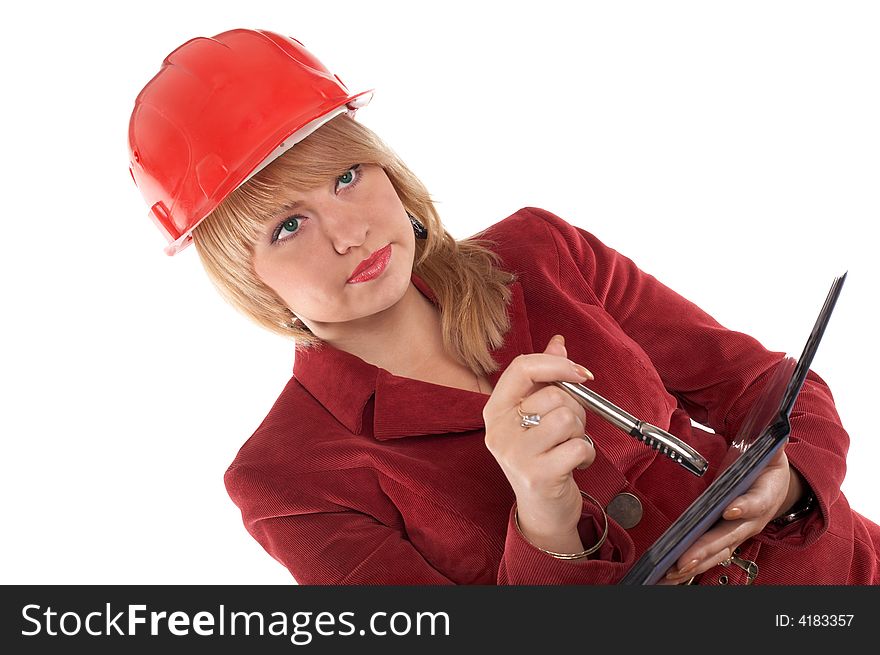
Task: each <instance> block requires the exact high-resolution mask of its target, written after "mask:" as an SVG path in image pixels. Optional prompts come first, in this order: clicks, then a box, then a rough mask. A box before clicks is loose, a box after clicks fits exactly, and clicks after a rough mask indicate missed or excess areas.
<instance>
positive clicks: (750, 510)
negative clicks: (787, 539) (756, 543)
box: [722, 475, 784, 520]
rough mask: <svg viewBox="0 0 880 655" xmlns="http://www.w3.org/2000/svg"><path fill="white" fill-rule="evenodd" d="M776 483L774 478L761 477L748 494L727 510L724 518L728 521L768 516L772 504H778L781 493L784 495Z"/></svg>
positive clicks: (735, 501)
mask: <svg viewBox="0 0 880 655" xmlns="http://www.w3.org/2000/svg"><path fill="white" fill-rule="evenodd" d="M774 482H775V480H774V478H773V477H772V476H767V475H764V476H761V477H759V478H758V479H757V480H756V481H755V483H754V484H753V485H752V486H751V488H750V489H749V490H748V491H747V492H746V493H744V494H743V495H742V496H740V497H738V498H736V499H735V500H734V501H733V502H731V503H730V504H729V505H728V506H727V507H726V508H725V510H724V514H723V515H722V516H723V517H724V518H725V519H727V520H735V519H753V518H760V517H764V516H767V515H768V514H769V513H770V512H771V511H772V509H773V507H772V503H774V502H778V498H779V493H780V492H782V493H784V491H783V490H780V489H778V488H776V487H775V485H774Z"/></svg>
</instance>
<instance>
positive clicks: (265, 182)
mask: <svg viewBox="0 0 880 655" xmlns="http://www.w3.org/2000/svg"><path fill="white" fill-rule="evenodd" d="M354 163H362V164H378V165H380V166H382V168H383V169H384V170H385V173H386V174H387V176H388V179H389V180H390V181H391V184H392V185H393V187H394V189H395V190H396V191H397V195H398V197H399V198H400V200H401V202H402V203H403V206H404V207H405V208H406V210H407V211H408V212H410V213H411V214H413V215H414V216H415V217H416V218H417V219H418V220H419V221H420V222H421V223H422V224H423V225H424V226H425V227H426V228H427V230H428V238H427V239H425V240H421V239H416V240H415V244H416V253H415V261H414V263H413V270H414V272H415V273H416V274H417V275H418V276H419V277H421V278H422V279H423V280H424V281H425V282H426V283H427V284H428V286H429V287H430V288H431V290H432V291H433V292H434V294H435V295H436V297H437V301H438V304H439V306H440V315H441V325H442V333H443V343H444V346H445V347H446V350H447V352H449V353H450V354H451V355H453V356H455V357H457V358H458V359H459V360H461V361H462V362H463V363H464V364H465V365H466V366H468V368H470V369H471V370H472V371H474V372H475V373H477V374H479V375H485V374H488V373H491V372H493V371H495V370H496V369H497V367H498V366H497V364H496V363H495V362H494V360H493V359H492V357H491V354H490V349H494V348H498V347H500V346H501V345H502V344H503V343H504V335H505V334H506V333H507V331H508V330H509V329H510V319H509V317H508V314H507V305H508V304H509V302H510V299H511V295H512V292H511V290H510V288H509V286H508V285H509V284H510V283H511V282H513V281H514V280H515V279H516V276H515V275H514V274H513V273H509V272H507V271H504V270H502V269H501V268H500V267H499V266H498V264H499V258H498V256H497V255H496V254H495V253H494V252H492V251H491V250H490V249H489V248H488V245H489V244H490V243H491V242H490V241H485V240H482V239H478V238H476V236H475V237H471V238H469V239H463V240H461V241H456V240H455V239H454V238H452V236H451V235H450V234H449V233H448V232H447V231H446V230H445V228H444V227H443V225H442V223H441V221H440V217H439V215H438V213H437V210H436V209H435V207H434V203H433V201H432V200H431V197H430V195H429V193H428V191H427V189H426V188H425V186H424V185H423V184H422V182H421V181H420V180H419V179H418V178H417V177H416V176H415V174H414V173H413V172H412V171H410V170H409V168H407V167H406V165H405V164H404V163H403V162H402V161H401V160H400V158H399V157H398V156H397V155H396V154H395V153H394V152H393V151H392V150H391V149H390V148H389V147H388V146H386V145H385V144H384V143H383V142H382V141H381V140H380V139H379V138H378V137H377V136H376V135H375V134H374V133H373V132H372V131H371V130H369V129H368V128H366V127H364V126H363V125H361V124H360V123H358V122H356V121H355V120H354V119H353V118H350V117H349V116H347V115H346V114H341V115H340V116H338V117H336V118H334V119H332V120H330V121H328V122H327V123H325V124H324V125H323V126H321V127H320V128H318V129H317V130H316V131H314V132H313V133H312V134H310V135H309V136H308V137H306V138H305V139H304V140H303V141H300V142H299V143H297V144H296V145H295V146H294V147H293V148H291V149H289V150H288V151H287V152H285V153H284V154H283V155H281V157H279V158H278V159H276V160H275V161H273V162H272V163H271V164H270V165H269V166H267V167H266V168H264V169H263V170H262V171H260V172H259V173H258V174H257V175H255V176H254V177H252V178H251V179H250V180H249V181H248V182H246V183H245V184H243V185H242V186H240V187H239V188H238V189H236V190H235V191H234V192H233V193H232V194H231V195H229V196H228V197H227V198H226V199H225V200H224V201H223V202H222V203H221V204H220V205H219V206H218V207H217V208H216V209H215V210H214V211H213V212H212V213H211V214H210V215H209V216H208V218H207V219H205V220H204V221H202V223H201V224H199V226H198V227H196V229H195V230H194V231H193V242H194V244H195V247H196V250H197V252H198V254H199V258H200V259H201V261H202V264H203V266H204V268H205V271H206V272H207V274H208V277H209V278H210V279H211V281H212V282H213V283H214V285H215V286H216V287H217V289H218V291H219V292H220V294H221V295H222V296H223V297H224V298H225V299H226V300H227V301H228V302H230V303H231V304H232V305H233V306H234V307H235V308H236V309H238V310H239V311H241V312H242V313H243V314H245V315H246V316H247V317H248V318H250V319H252V320H253V321H255V322H256V323H257V324H259V325H261V326H263V327H264V328H267V329H268V330H271V331H272V332H275V333H277V334H280V335H283V336H288V337H293V339H294V341H295V347H296V348H297V349H304V348H313V347H319V346H320V344H321V343H322V341H321V339H320V338H318V337H316V336H315V335H314V334H312V332H311V331H310V330H309V329H308V327H306V326H305V325H304V324H303V323H302V322H301V321H299V320H294V318H295V317H294V316H293V314H292V312H291V311H290V309H289V308H288V307H287V306H286V305H285V303H284V302H283V301H282V300H281V298H279V297H278V295H277V294H276V293H275V292H274V291H273V290H272V289H271V288H270V287H268V286H267V285H266V284H265V283H263V282H262V281H261V280H260V278H259V277H258V276H257V274H256V272H255V271H254V267H253V252H254V251H253V244H254V243H255V242H256V240H257V238H258V237H259V235H260V233H261V231H262V230H263V229H264V227H265V221H266V219H267V217H268V216H270V215H272V214H273V213H274V212H275V211H277V209H278V207H279V206H281V205H282V204H283V203H284V202H286V201H287V200H288V198H287V195H288V194H289V192H290V190H291V189H302V190H309V189H313V188H315V187H317V186H319V185H321V184H326V183H327V181H328V180H330V179H333V178H335V177H337V176H339V175H340V174H341V172H344V171H345V170H346V169H348V168H349V167H350V166H351V165H352V164H354Z"/></svg>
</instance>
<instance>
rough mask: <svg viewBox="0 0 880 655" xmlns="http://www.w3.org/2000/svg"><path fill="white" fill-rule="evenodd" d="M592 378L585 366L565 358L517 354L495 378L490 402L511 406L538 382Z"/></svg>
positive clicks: (526, 394)
mask: <svg viewBox="0 0 880 655" xmlns="http://www.w3.org/2000/svg"><path fill="white" fill-rule="evenodd" d="M576 367H577V368H576ZM581 369H582V370H581ZM592 377H593V374H592V373H590V372H589V371H588V370H587V369H585V368H583V367H581V366H579V365H578V364H575V363H574V362H572V361H571V360H569V359H567V358H565V357H559V356H558V355H548V354H546V353H533V354H530V355H518V356H517V357H515V358H514V359H513V361H512V362H511V363H510V365H509V366H508V367H507V368H506V369H505V370H504V373H502V374H501V377H499V378H498V383H497V384H496V385H495V391H494V393H493V394H492V398H491V399H490V402H492V401H494V402H495V403H496V404H497V405H498V406H499V407H505V406H506V407H514V406H516V405H517V403H519V401H520V400H521V399H523V398H525V397H526V396H528V395H530V394H531V393H532V392H533V391H535V390H536V388H537V386H538V385H540V384H541V383H545V384H546V383H549V382H554V381H557V380H559V381H566V382H584V381H586V380H589V379H592Z"/></svg>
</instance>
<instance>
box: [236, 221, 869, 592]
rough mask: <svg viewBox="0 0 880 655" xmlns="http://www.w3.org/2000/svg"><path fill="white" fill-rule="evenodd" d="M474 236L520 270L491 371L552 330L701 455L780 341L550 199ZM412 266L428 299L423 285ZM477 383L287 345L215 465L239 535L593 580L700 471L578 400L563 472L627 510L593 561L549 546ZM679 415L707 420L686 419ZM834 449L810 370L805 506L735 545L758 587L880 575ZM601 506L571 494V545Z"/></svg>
mask: <svg viewBox="0 0 880 655" xmlns="http://www.w3.org/2000/svg"><path fill="white" fill-rule="evenodd" d="M478 236H480V237H481V238H484V239H490V240H492V241H494V242H495V244H496V245H495V246H494V247H493V248H494V250H495V251H496V252H497V253H498V254H499V255H500V256H501V260H502V262H503V267H504V268H505V269H506V270H509V271H513V272H515V273H517V275H518V279H517V281H516V282H514V283H513V284H512V291H513V300H512V302H511V304H510V306H509V308H508V309H509V314H510V317H511V322H512V326H511V329H510V331H509V333H508V334H507V338H506V341H505V343H504V345H503V346H502V347H501V348H499V349H497V350H495V351H492V355H493V358H494V359H495V361H497V362H498V364H499V365H500V367H499V369H498V371H497V372H496V373H494V374H492V375H490V376H489V379H490V380H491V381H492V383H493V385H494V384H496V383H497V381H498V378H499V376H500V375H501V373H502V372H503V371H504V369H505V368H506V367H507V365H508V364H509V363H510V362H511V360H512V359H513V358H514V357H516V356H517V355H519V354H521V353H533V352H541V351H542V350H543V347H544V346H545V345H546V343H547V342H548V341H549V339H550V338H551V337H552V336H553V335H554V334H556V333H560V334H562V335H564V336H565V343H566V347H567V349H568V356H569V358H570V359H571V360H573V361H575V362H579V363H582V364H584V365H585V366H586V367H587V368H589V369H590V370H591V371H592V372H593V373H594V375H595V380H594V381H591V382H588V383H587V384H588V385H589V386H590V387H591V388H592V389H595V390H596V391H597V392H598V393H599V394H601V395H603V396H605V397H606V398H608V399H609V400H612V401H613V402H616V403H617V404H618V405H620V406H621V407H623V408H624V409H626V410H628V411H629V412H631V413H632V414H634V415H635V416H637V417H639V418H640V419H642V420H645V421H648V422H650V423H653V424H655V425H657V426H659V427H661V428H664V429H667V430H669V431H670V432H672V433H673V434H675V435H678V436H682V437H685V439H686V440H688V441H689V442H690V443H691V444H692V445H693V446H694V447H695V448H696V449H697V450H698V451H699V452H700V453H701V454H702V455H703V456H704V457H707V458H708V459H709V461H710V466H711V465H713V464H714V465H716V466H717V464H718V462H719V460H720V458H721V456H722V455H723V454H724V452H725V451H726V448H727V445H728V443H727V440H726V439H725V438H724V437H723V436H722V435H735V434H736V432H737V430H738V428H739V426H740V423H741V422H742V421H743V419H744V418H745V414H746V413H747V411H748V409H749V407H750V404H751V402H752V400H753V399H754V398H755V397H756V395H757V394H758V393H759V391H760V390H761V387H762V385H763V383H764V382H765V380H766V374H767V372H768V371H769V370H770V369H771V368H772V366H773V365H774V364H775V363H776V362H778V361H779V360H780V359H781V358H782V357H783V356H784V353H778V352H770V351H768V350H766V349H765V348H763V347H762V346H761V344H760V343H759V342H758V341H756V340H755V339H753V338H752V337H750V336H747V335H745V334H742V333H740V332H735V331H731V330H727V329H725V328H724V327H722V326H721V325H719V324H718V323H717V322H716V321H715V320H714V319H712V317H710V316H709V315H707V314H706V313H705V312H703V311H702V310H701V309H700V308H699V307H697V306H696V305H694V304H693V303H691V302H689V301H688V300H686V299H684V298H682V297H681V296H679V295H677V294H676V293H675V292H673V291H671V290H670V289H669V288H667V287H666V286H664V285H663V284H661V283H660V282H659V281H658V280H656V279H655V278H654V277H652V276H651V275H648V274H646V273H644V272H642V271H640V270H639V269H638V268H637V267H636V266H635V265H634V264H633V262H632V261H630V260H629V259H627V258H626V257H624V256H623V255H621V254H619V253H617V252H615V251H614V250H612V249H611V248H609V247H607V246H605V245H604V244H602V243H601V242H600V241H599V240H598V239H597V238H596V237H595V236H593V235H592V234H590V233H588V232H586V231H584V230H582V229H580V228H577V227H574V226H572V225H570V224H568V223H567V222H565V221H564V220H562V219H561V218H559V217H557V216H554V215H553V214H551V213H549V212H546V211H543V210H540V209H535V208H525V209H521V210H520V211H518V212H516V213H515V214H513V215H512V216H510V217H508V218H506V219H504V220H503V221H500V222H499V223H496V224H495V225H493V226H491V227H490V228H488V229H487V230H485V231H483V232H482V233H481V234H479V235H478ZM412 281H413V283H414V284H415V285H416V286H417V288H418V289H419V290H420V291H421V292H422V293H423V294H425V296H426V297H428V298H429V299H430V300H431V301H432V302H434V303H435V304H436V298H435V297H434V296H433V294H432V293H431V290H430V289H429V288H428V287H427V286H426V285H425V283H424V281H422V280H421V279H420V278H419V277H418V276H417V275H415V274H414V275H413V276H412ZM488 398H489V396H488V395H485V394H481V393H476V392H469V391H464V390H460V389H455V388H451V387H446V386H441V385H436V384H431V383H427V382H422V381H418V380H413V379H409V378H402V377H397V376H395V375H392V374H391V373H389V372H388V371H386V370H384V369H381V368H378V367H376V366H373V365H371V364H368V363H367V362H365V361H363V360H362V359H360V358H358V357H356V356H353V355H351V354H349V353H346V352H343V351H341V350H338V349H336V348H333V347H332V346H329V345H327V344H325V345H323V346H322V347H321V348H320V349H319V350H311V351H301V352H297V353H296V356H295V362H294V370H293V377H292V378H291V380H290V381H289V383H288V384H287V385H286V387H285V388H284V390H283V391H282V393H281V395H280V397H279V398H278V400H277V402H276V403H275V405H274V406H273V407H272V409H271V410H270V412H269V414H268V415H267V416H266V418H265V420H264V421H263V423H262V424H261V425H260V426H259V428H258V429H257V430H256V432H255V433H254V434H253V435H252V436H251V438H250V439H249V440H248V441H247V442H246V443H245V444H244V446H243V447H242V448H241V450H240V451H239V453H238V455H237V457H236V458H235V461H234V462H233V463H232V465H231V466H230V467H229V469H228V471H227V472H226V476H225V482H226V486H227V489H228V491H229V494H230V496H231V497H232V499H233V501H234V502H235V503H236V504H237V505H238V507H239V508H240V509H241V512H242V517H243V520H244V524H245V526H246V527H247V529H248V530H249V531H250V533H251V534H252V535H253V536H254V538H255V539H256V540H257V541H258V542H259V543H260V544H262V546H263V547H264V548H265V549H266V551H268V552H269V554H271V555H272V556H273V557H274V558H275V559H277V560H278V561H279V562H281V563H282V564H283V565H284V566H286V567H287V568H288V569H289V571H290V572H291V573H292V574H293V576H294V577H295V579H296V580H297V581H298V582H299V583H300V584H607V583H615V582H617V581H618V580H619V579H620V578H621V577H622V576H623V574H624V573H625V572H626V571H627V570H628V569H629V567H630V566H631V565H632V564H633V562H634V561H635V559H636V558H637V557H638V556H639V555H640V554H641V553H642V552H643V551H644V550H645V548H647V547H648V546H649V545H650V544H651V543H652V542H653V541H654V540H655V539H656V538H657V537H658V536H659V535H660V534H661V533H662V532H663V530H664V529H665V528H666V527H667V526H668V525H669V523H670V521H671V520H672V519H673V518H674V517H676V516H677V515H678V514H680V513H681V512H682V511H683V510H684V509H685V508H686V507H687V506H688V505H689V504H690V503H691V501H692V500H693V499H694V497H695V496H696V495H697V494H699V493H700V492H701V491H702V490H703V489H704V488H705V486H706V485H707V484H708V483H709V482H710V481H711V478H712V475H711V473H707V474H706V476H704V477H703V478H698V477H696V476H694V475H692V474H690V473H688V472H687V471H685V470H684V469H683V468H681V467H680V466H678V465H676V464H674V463H672V462H670V461H669V460H668V459H667V458H665V457H663V456H661V455H658V453H657V452H656V451H653V450H651V449H649V448H647V447H646V446H644V445H643V444H641V443H639V442H637V441H635V440H634V439H632V438H631V437H629V436H627V435H625V434H623V433H622V432H620V431H619V430H618V429H616V428H614V427H612V426H611V425H609V424H608V423H606V422H605V421H603V420H602V419H600V418H599V417H597V416H596V415H594V414H592V413H590V412H587V415H586V430H587V433H588V434H590V435H591V436H592V438H593V440H594V442H595V445H596V450H597V456H596V460H595V462H594V463H593V465H592V466H590V467H589V468H588V469H587V470H584V471H579V470H575V471H574V477H575V480H576V481H577V483H578V484H579V485H580V487H581V488H582V489H584V490H585V491H587V492H588V493H589V494H591V495H592V496H594V497H596V498H597V499H598V500H599V501H600V502H601V503H602V504H603V505H606V504H607V503H608V502H609V501H611V499H612V498H614V497H615V496H616V495H617V494H619V493H620V492H622V491H627V492H629V493H632V494H634V495H636V496H637V497H638V498H639V499H640V500H641V503H642V506H643V517H642V519H641V520H640V521H639V523H638V524H637V525H635V526H634V527H631V528H630V529H624V528H623V527H621V526H620V525H619V524H618V523H616V522H615V521H614V520H610V530H609V534H608V538H607V540H606V543H605V545H604V546H603V548H602V549H601V550H600V551H599V552H598V553H597V555H598V556H599V557H598V559H582V560H574V561H565V560H558V559H555V558H553V557H551V556H549V555H547V554H545V553H543V552H541V551H540V550H538V549H536V548H534V547H533V546H531V545H530V544H529V543H528V542H527V541H525V540H524V538H523V537H522V536H521V535H520V533H519V532H518V530H517V529H516V528H515V527H514V524H513V510H514V495H513V492H512V490H511V488H510V485H509V483H508V482H507V479H506V478H505V477H504V474H503V473H502V471H501V469H500V468H499V466H498V464H497V462H496V461H495V459H494V458H493V457H492V455H491V454H490V453H489V451H488V450H487V449H486V446H485V443H484V435H485V433H484V427H483V420H482V409H483V406H484V405H485V403H486V401H487V400H488ZM691 417H693V418H694V420H695V421H697V422H699V423H700V424H701V425H704V426H709V427H711V428H712V429H713V430H715V432H716V433H717V434H712V433H711V432H708V431H706V430H702V429H699V428H697V427H692V424H691V421H690V419H691ZM514 418H515V417H514ZM513 420H514V419H513V418H512V419H511V421H513ZM512 425H513V424H512ZM848 445H849V437H848V435H847V433H846V431H845V430H844V429H843V427H842V426H841V423H840V419H839V417H838V415H837V412H836V410H835V406H834V401H833V398H832V395H831V391H830V390H829V389H828V387H827V386H826V384H825V383H824V381H823V380H822V379H821V378H820V377H819V376H818V375H816V374H815V373H814V372H812V371H811V372H810V374H809V377H808V378H807V381H806V383H805V384H804V387H803V389H802V391H801V393H800V396H799V397H798V400H797V402H796V403H795V406H794V409H793V412H792V414H791V436H790V440H789V443H788V444H787V446H786V453H787V455H788V458H789V461H790V463H791V465H792V466H793V467H795V468H796V469H797V470H798V471H799V472H800V473H801V475H802V476H803V478H804V479H805V481H806V482H807V484H809V486H810V487H811V488H812V489H813V491H814V492H815V494H816V496H817V498H818V501H819V507H818V510H817V511H815V512H813V514H812V515H811V516H810V517H808V518H806V519H803V520H801V521H798V522H795V523H792V524H790V525H789V526H787V527H785V528H783V529H779V528H775V527H772V526H770V527H768V528H766V529H765V530H764V532H763V533H762V534H760V535H758V536H756V537H754V538H752V539H749V540H748V541H746V542H745V543H744V544H743V545H742V547H741V557H743V558H745V559H749V560H752V561H755V562H757V564H758V566H759V569H760V573H759V575H758V577H757V579H756V580H755V584H825V583H832V584H872V583H878V582H880V562H878V554H877V552H878V546H880V528H878V526H876V525H875V524H873V523H871V522H870V521H868V520H867V519H865V518H863V517H861V516H860V515H859V514H857V513H855V512H853V511H852V510H851V509H850V507H849V505H848V503H847V501H846V499H845V498H844V496H843V494H842V493H841V491H840V485H841V482H842V481H843V477H844V473H845V470H846V462H845V457H846V451H847V448H848ZM711 470H712V469H711V468H710V471H711ZM599 520H601V513H600V512H598V510H597V509H596V508H595V507H593V506H591V505H590V504H588V503H586V502H585V504H584V514H583V519H582V521H581V524H580V526H579V530H580V532H581V535H582V538H583V543H584V544H585V545H589V544H591V543H594V542H595V541H596V531H597V530H596V528H597V526H598V525H599V523H598V521H599ZM722 576H727V578H726V580H727V581H729V584H743V583H744V582H745V572H744V571H742V570H740V569H738V568H737V567H735V566H731V567H728V568H725V569H722V568H720V567H716V568H715V569H712V570H710V571H708V572H706V573H705V574H703V575H702V576H701V577H700V579H699V582H700V583H701V584H718V583H719V580H722Z"/></svg>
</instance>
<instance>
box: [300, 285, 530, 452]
mask: <svg viewBox="0 0 880 655" xmlns="http://www.w3.org/2000/svg"><path fill="white" fill-rule="evenodd" d="M411 279H412V282H413V284H414V285H415V286H416V287H417V288H418V289H419V291H421V292H422V293H423V294H424V295H425V296H426V297H427V298H428V299H429V300H431V302H433V303H434V304H435V305H436V304H437V299H436V297H435V296H434V294H433V292H432V291H431V289H430V288H429V287H428V286H427V284H425V282H424V281H423V280H422V279H421V278H420V277H419V276H418V275H416V274H415V273H413V274H412V278H411ZM511 291H512V292H513V293H512V298H511V303H510V305H509V306H508V315H509V316H510V319H511V328H510V331H509V332H508V334H507V336H506V338H505V341H504V344H503V345H502V346H501V347H500V348H497V349H495V350H492V351H491V354H492V358H493V359H494V360H495V361H496V362H497V363H498V364H499V367H498V370H497V371H495V372H494V373H492V374H491V375H489V376H488V377H489V379H490V380H491V382H492V385H493V387H494V386H495V385H496V384H497V382H498V378H499V377H500V376H501V374H502V373H503V372H504V370H505V369H506V368H507V366H508V365H509V364H510V362H511V361H512V360H513V359H514V358H515V357H516V356H517V355H519V354H522V353H531V352H534V350H533V349H532V341H531V335H530V332H529V325H528V319H527V317H526V313H525V303H524V300H523V296H522V288H521V286H520V284H519V282H514V283H513V284H512V285H511ZM293 373H294V377H296V379H297V380H298V381H299V382H300V383H301V384H302V385H303V386H304V387H305V388H306V389H307V390H308V391H309V393H310V394H311V395H312V396H314V397H315V399H317V400H318V401H319V402H320V403H321V404H322V405H323V406H324V408H325V409H327V411H328V412H330V413H331V414H332V415H333V416H334V417H335V418H336V419H337V420H338V421H339V422H340V423H342V424H343V425H344V426H345V427H346V428H347V429H348V430H349V431H351V432H353V433H355V434H361V433H362V432H364V427H365V426H364V425H363V417H364V410H365V408H366V406H367V403H368V402H369V400H370V398H373V403H374V404H373V412H372V414H373V421H372V423H373V424H372V426H369V427H370V428H372V430H371V431H372V436H373V437H374V438H375V439H378V440H381V441H384V440H388V439H398V438H401V437H409V436H419V435H428V434H447V433H457V432H466V431H470V430H480V429H482V428H483V407H484V406H485V404H486V401H488V400H489V396H488V395H486V394H483V393H477V392H475V391H465V390H463V389H456V388H453V387H446V386H442V385H438V384H432V383H430V382H423V381H421V380H413V379H411V378H403V377H398V376H396V375H393V374H391V373H390V372H388V371H387V370H385V369H383V368H379V367H377V366H374V365H373V364H369V363H367V362H365V361H364V360H362V359H361V358H359V357H356V356H355V355H352V354H350V353H347V352H344V351H341V350H339V349H337V348H334V347H333V346H331V345H330V344H327V343H324V344H322V345H321V346H320V347H319V348H317V349H313V350H298V351H297V352H296V355H295V357H294V370H293ZM367 431H368V432H369V431H370V430H367Z"/></svg>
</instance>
